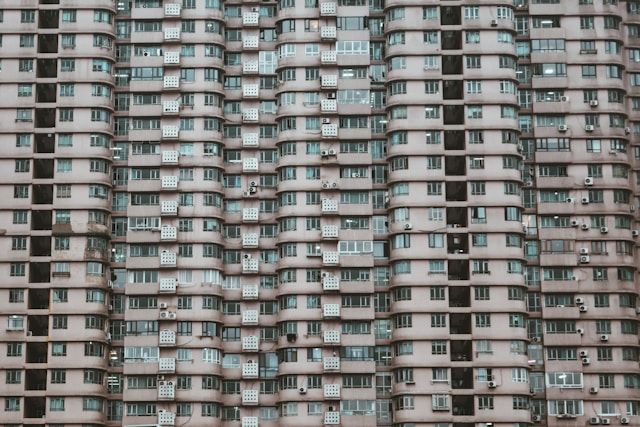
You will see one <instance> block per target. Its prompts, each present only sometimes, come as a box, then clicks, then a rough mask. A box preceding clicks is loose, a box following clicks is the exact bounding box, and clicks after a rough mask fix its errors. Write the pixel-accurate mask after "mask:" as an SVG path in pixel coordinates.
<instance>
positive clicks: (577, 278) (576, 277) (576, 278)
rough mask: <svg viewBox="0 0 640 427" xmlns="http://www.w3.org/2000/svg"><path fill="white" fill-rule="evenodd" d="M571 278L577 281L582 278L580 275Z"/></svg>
mask: <svg viewBox="0 0 640 427" xmlns="http://www.w3.org/2000/svg"><path fill="white" fill-rule="evenodd" d="M571 280H573V281H574V282H577V281H578V280H580V278H579V277H578V276H571Z"/></svg>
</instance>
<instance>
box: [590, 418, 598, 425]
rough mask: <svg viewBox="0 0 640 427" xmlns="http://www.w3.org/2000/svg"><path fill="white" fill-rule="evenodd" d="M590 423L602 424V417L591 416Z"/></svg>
mask: <svg viewBox="0 0 640 427" xmlns="http://www.w3.org/2000/svg"><path fill="white" fill-rule="evenodd" d="M589 424H591V425H596V424H600V417H591V418H589Z"/></svg>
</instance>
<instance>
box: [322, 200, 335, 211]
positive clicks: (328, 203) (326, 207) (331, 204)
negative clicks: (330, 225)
mask: <svg viewBox="0 0 640 427" xmlns="http://www.w3.org/2000/svg"><path fill="white" fill-rule="evenodd" d="M338 206H339V202H338V201H337V200H334V199H322V212H338Z"/></svg>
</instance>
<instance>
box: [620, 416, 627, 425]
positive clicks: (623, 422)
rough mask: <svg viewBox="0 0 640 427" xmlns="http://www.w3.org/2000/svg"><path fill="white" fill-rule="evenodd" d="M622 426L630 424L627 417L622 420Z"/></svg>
mask: <svg viewBox="0 0 640 427" xmlns="http://www.w3.org/2000/svg"><path fill="white" fill-rule="evenodd" d="M620 424H629V418H627V417H622V418H620Z"/></svg>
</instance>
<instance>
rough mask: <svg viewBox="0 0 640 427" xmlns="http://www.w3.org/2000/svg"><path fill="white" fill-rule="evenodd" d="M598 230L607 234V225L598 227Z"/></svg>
mask: <svg viewBox="0 0 640 427" xmlns="http://www.w3.org/2000/svg"><path fill="white" fill-rule="evenodd" d="M600 232H601V233H602V234H607V233H608V232H609V227H600Z"/></svg>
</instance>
